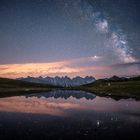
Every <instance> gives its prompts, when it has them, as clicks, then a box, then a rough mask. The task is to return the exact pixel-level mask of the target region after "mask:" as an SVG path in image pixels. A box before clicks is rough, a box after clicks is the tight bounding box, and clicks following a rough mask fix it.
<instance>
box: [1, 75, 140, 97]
mask: <svg viewBox="0 0 140 140" xmlns="http://www.w3.org/2000/svg"><path fill="white" fill-rule="evenodd" d="M56 89H70V90H84V91H90V92H91V93H96V94H97V95H100V96H118V97H131V98H138V99H140V77H134V78H129V79H127V78H118V77H115V76H114V77H112V78H110V79H99V80H96V81H95V82H93V83H91V84H87V85H84V86H78V87H69V88H62V87H56V86H52V85H46V84H39V83H31V82H25V81H20V80H13V79H6V78H0V97H3V96H14V95H21V93H28V92H38V91H40V92H41V91H50V90H56Z"/></svg>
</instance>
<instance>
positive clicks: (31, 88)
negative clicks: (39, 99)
mask: <svg viewBox="0 0 140 140" xmlns="http://www.w3.org/2000/svg"><path fill="white" fill-rule="evenodd" d="M57 88H58V87H56V86H52V85H46V84H38V83H31V82H24V81H20V80H14V79H7V78H0V97H5V96H13V95H21V94H23V93H29V92H30V93H31V92H41V91H50V90H52V89H57Z"/></svg>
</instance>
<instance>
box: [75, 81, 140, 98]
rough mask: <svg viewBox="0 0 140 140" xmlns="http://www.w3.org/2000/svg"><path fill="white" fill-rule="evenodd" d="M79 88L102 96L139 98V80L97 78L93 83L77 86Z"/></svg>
mask: <svg viewBox="0 0 140 140" xmlns="http://www.w3.org/2000/svg"><path fill="white" fill-rule="evenodd" d="M78 88H79V89H81V90H86V91H90V92H94V93H96V94H98V95H104V96H119V97H132V98H133V97H135V98H140V80H128V81H109V80H108V81H106V80H97V81H96V82H94V83H91V84H88V85H84V86H80V87H78Z"/></svg>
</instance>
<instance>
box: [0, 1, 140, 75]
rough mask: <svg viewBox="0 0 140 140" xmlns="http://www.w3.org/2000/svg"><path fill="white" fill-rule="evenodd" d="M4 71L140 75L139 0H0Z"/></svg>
mask: <svg viewBox="0 0 140 140" xmlns="http://www.w3.org/2000/svg"><path fill="white" fill-rule="evenodd" d="M0 17H1V19H0V77H9V78H17V77H26V76H28V75H30V76H35V77H36V76H40V75H41V76H56V75H58V76H65V75H68V76H70V77H73V76H77V75H79V76H86V75H92V76H95V77H96V78H102V77H109V76H112V75H119V76H132V75H140V46H139V44H140V1H139V0H1V1H0Z"/></svg>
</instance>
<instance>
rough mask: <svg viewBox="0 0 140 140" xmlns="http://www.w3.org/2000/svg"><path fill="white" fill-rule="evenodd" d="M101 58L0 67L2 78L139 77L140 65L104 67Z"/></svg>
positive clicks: (126, 64)
mask: <svg viewBox="0 0 140 140" xmlns="http://www.w3.org/2000/svg"><path fill="white" fill-rule="evenodd" d="M102 61H104V59H103V58H102V57H101V56H97V55H95V56H91V57H82V58H76V59H71V60H66V61H59V62H51V63H26V64H6V65H0V77H7V78H17V77H27V76H34V77H37V76H53V77H54V76H64V75H68V76H70V77H74V76H76V75H80V76H86V75H93V76H95V77H96V78H102V77H106V76H107V77H108V76H112V75H138V74H140V64H139V63H122V64H113V65H103V63H102Z"/></svg>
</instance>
